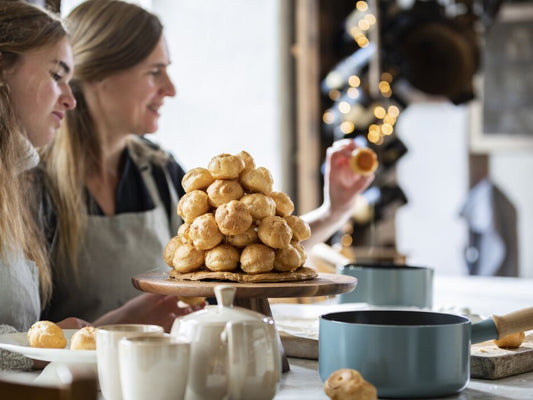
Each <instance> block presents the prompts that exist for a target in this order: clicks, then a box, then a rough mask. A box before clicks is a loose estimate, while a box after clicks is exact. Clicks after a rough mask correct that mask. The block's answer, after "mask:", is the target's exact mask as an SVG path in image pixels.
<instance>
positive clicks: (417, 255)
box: [396, 103, 533, 278]
mask: <svg viewBox="0 0 533 400" xmlns="http://www.w3.org/2000/svg"><path fill="white" fill-rule="evenodd" d="M469 111H470V110H469V108H468V106H453V105H450V104H444V103H426V104H414V105H411V106H409V107H408V108H407V109H406V110H405V111H404V112H403V113H402V114H401V116H400V119H399V121H398V130H397V132H398V135H399V136H400V138H401V139H402V140H403V141H404V142H405V143H406V145H407V147H408V148H409V152H408V153H407V154H406V155H405V156H404V157H403V158H402V159H401V160H400V161H399V162H398V181H399V183H400V186H401V187H402V188H403V189H404V190H405V192H406V195H407V197H408V198H409V204H407V205H406V206H403V207H401V208H400V209H398V212H397V216H396V225H397V232H396V237H397V243H398V249H399V251H401V252H403V253H405V254H407V256H408V261H409V262H411V263H413V264H425V265H430V266H432V267H434V268H435V269H436V271H437V272H439V273H444V274H464V273H466V264H465V261H464V257H463V252H464V246H465V244H466V243H467V229H468V227H467V225H466V223H465V221H464V220H463V219H461V218H460V217H459V212H460V210H461V208H462V206H463V202H464V201H465V199H466V195H467V193H468V164H467V151H468V135H469V131H468V129H469V123H468V118H469ZM489 169H490V171H489V175H490V178H491V179H492V181H493V182H494V183H495V184H496V185H497V186H498V187H499V188H500V189H501V190H502V191H503V192H504V193H505V194H506V195H507V197H508V198H509V199H510V200H511V202H513V204H514V205H515V207H516V209H517V213H518V237H519V243H518V252H519V271H520V272H519V275H520V276H522V277H528V278H531V277H533V250H532V249H531V248H530V246H529V243H532V242H533V185H531V178H532V173H531V171H533V154H532V153H531V152H527V151H522V152H521V151H517V152H513V153H509V152H503V153H499V152H495V153H492V154H491V155H490V157H489Z"/></svg>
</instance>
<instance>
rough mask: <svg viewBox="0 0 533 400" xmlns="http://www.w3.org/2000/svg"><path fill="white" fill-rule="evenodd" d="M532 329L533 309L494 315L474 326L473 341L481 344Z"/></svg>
mask: <svg viewBox="0 0 533 400" xmlns="http://www.w3.org/2000/svg"><path fill="white" fill-rule="evenodd" d="M530 329H533V307H528V308H524V309H521V310H518V311H513V312H511V313H509V314H505V315H493V316H492V318H489V319H486V320H484V321H481V322H478V323H475V324H473V325H472V335H471V340H472V343H479V342H483V341H485V340H489V339H497V338H502V337H504V336H506V335H509V334H511V333H516V332H522V331H527V330H530Z"/></svg>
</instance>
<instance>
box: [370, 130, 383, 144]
mask: <svg viewBox="0 0 533 400" xmlns="http://www.w3.org/2000/svg"><path fill="white" fill-rule="evenodd" d="M367 138H368V141H369V142H370V143H377V142H378V141H379V139H380V138H381V136H380V134H379V132H368V135H367Z"/></svg>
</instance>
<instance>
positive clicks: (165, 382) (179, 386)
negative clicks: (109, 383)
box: [118, 335, 190, 400]
mask: <svg viewBox="0 0 533 400" xmlns="http://www.w3.org/2000/svg"><path fill="white" fill-rule="evenodd" d="M118 353H119V364H120V382H121V385H122V396H123V398H124V400H146V399H154V400H156V399H157V400H180V399H183V398H184V396H185V388H186V386H187V379H188V375H189V356H190V343H188V342H185V341H177V340H176V339H175V338H172V337H170V335H168V336H151V337H149V336H139V337H130V338H123V339H122V340H121V341H120V343H119V350H118Z"/></svg>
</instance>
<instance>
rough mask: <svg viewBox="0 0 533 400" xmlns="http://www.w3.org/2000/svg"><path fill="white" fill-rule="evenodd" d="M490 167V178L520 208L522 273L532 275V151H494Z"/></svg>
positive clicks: (519, 254)
mask: <svg viewBox="0 0 533 400" xmlns="http://www.w3.org/2000/svg"><path fill="white" fill-rule="evenodd" d="M489 167H490V176H491V178H492V179H493V181H494V182H495V183H496V185H498V187H499V188H500V189H501V190H502V191H503V192H504V193H505V194H506V195H507V196H508V197H509V199H510V200H511V201H512V202H513V204H514V206H515V207H516V210H517V214H518V267H519V269H520V276H522V277H525V278H533V249H532V248H531V244H532V243H533V184H532V181H533V179H532V178H533V153H532V152H531V151H529V152H527V151H522V152H521V151H519V150H518V151H516V152H512V153H510V152H503V153H493V154H492V155H491V157H490V166H489Z"/></svg>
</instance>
